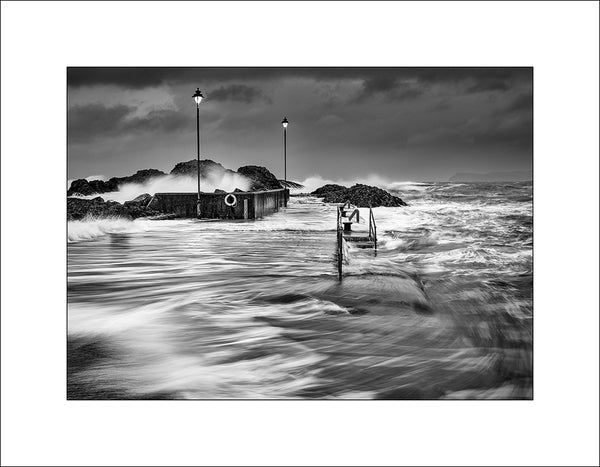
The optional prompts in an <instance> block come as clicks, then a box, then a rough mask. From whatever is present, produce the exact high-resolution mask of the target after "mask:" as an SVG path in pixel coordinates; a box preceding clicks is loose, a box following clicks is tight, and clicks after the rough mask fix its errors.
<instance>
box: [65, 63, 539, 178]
mask: <svg viewBox="0 0 600 467" xmlns="http://www.w3.org/2000/svg"><path fill="white" fill-rule="evenodd" d="M532 73H533V72H532V69H531V68H70V69H69V70H68V85H69V88H68V92H69V96H70V100H69V102H70V103H71V106H70V108H69V118H68V128H69V144H71V145H72V146H71V149H73V150H71V151H70V153H69V162H70V166H69V167H70V169H69V170H70V171H71V172H70V173H71V174H72V175H73V176H78V177H80V176H86V175H89V174H90V173H105V174H125V173H128V171H131V170H134V169H135V170H137V169H139V168H144V167H155V166H156V167H159V168H161V169H163V170H164V169H167V168H168V166H170V165H172V164H174V163H176V162H178V161H180V160H185V159H186V158H189V155H190V154H191V153H193V152H194V148H195V115H196V108H195V105H194V103H193V101H192V100H191V96H192V94H193V91H194V90H195V89H196V87H200V89H201V90H202V91H203V92H204V94H205V96H206V97H207V100H206V104H204V103H203V104H202V107H201V112H200V116H201V119H200V125H201V129H202V130H201V131H202V144H203V148H205V150H206V151H207V153H208V154H209V155H210V156H212V158H214V159H216V160H221V162H222V163H224V165H226V166H231V167H236V166H240V165H244V164H249V163H254V164H258V165H265V166H267V167H269V168H274V170H277V167H279V165H280V162H281V161H280V154H281V151H280V148H281V125H280V121H281V118H282V117H283V115H287V116H288V118H289V119H290V121H291V122H292V123H291V124H290V128H289V129H288V133H289V135H288V136H289V137H288V145H289V147H288V149H290V151H289V154H295V155H296V156H295V158H294V159H293V161H292V162H291V164H292V165H291V166H288V168H289V167H292V170H293V171H294V174H295V175H294V177H300V178H299V179H300V180H301V179H302V178H301V177H305V176H308V175H311V174H315V173H318V174H321V175H323V176H329V177H337V176H342V175H344V176H351V175H352V174H356V173H358V172H365V173H367V172H371V171H372V172H374V173H379V174H386V173H390V174H391V175H390V177H392V176H393V177H415V178H416V179H419V178H420V179H433V178H431V177H434V178H437V179H444V177H446V178H447V177H449V176H451V175H452V174H453V173H454V172H456V171H458V170H466V169H469V170H473V171H481V172H486V171H490V170H496V169H498V168H499V167H502V168H506V169H507V170H508V169H510V170H513V169H514V170H517V169H522V168H523V167H525V166H528V165H529V162H528V161H530V159H531V146H532V139H533V130H532V118H533V115H532V113H533V112H532V105H531V103H532V99H531V98H532V91H533V89H532V88H533V79H532V78H533V76H532ZM96 102H103V103H104V105H99V104H96ZM257 103H258V104H261V103H267V104H269V105H256V104H257ZM124 104H125V105H124ZM139 136H143V137H139ZM120 154H124V155H125V156H123V157H122V158H121V159H117V156H115V155H120ZM365 154H368V155H369V157H365ZM119 157H120V156H119ZM160 164H164V166H163V165H160ZM228 164H229V165H228ZM294 165H295V167H294ZM407 179H408V178H407Z"/></svg>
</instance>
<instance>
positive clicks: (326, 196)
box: [311, 183, 407, 208]
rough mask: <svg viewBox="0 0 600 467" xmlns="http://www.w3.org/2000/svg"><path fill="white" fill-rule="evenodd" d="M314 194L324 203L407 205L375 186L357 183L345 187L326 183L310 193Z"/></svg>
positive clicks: (365, 206)
mask: <svg viewBox="0 0 600 467" xmlns="http://www.w3.org/2000/svg"><path fill="white" fill-rule="evenodd" d="M311 194H312V195H314V196H318V197H320V198H323V201H324V202H326V203H345V202H346V201H349V202H350V203H352V204H354V205H355V206H358V207H360V208H368V207H369V206H372V207H374V208H375V207H379V206H387V207H396V206H407V204H406V203H405V202H404V201H403V200H402V199H401V198H399V197H398V196H394V195H392V194H390V193H388V192H387V191H385V190H382V189H381V188H377V187H376V186H369V185H363V184H360V183H357V184H356V185H353V186H351V187H350V188H346V187H344V186H342V185H335V184H328V185H324V186H322V187H321V188H318V189H317V190H315V191H313V192H312V193H311Z"/></svg>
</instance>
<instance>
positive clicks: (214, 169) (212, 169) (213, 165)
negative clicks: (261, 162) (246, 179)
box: [171, 159, 235, 177]
mask: <svg viewBox="0 0 600 467" xmlns="http://www.w3.org/2000/svg"><path fill="white" fill-rule="evenodd" d="M225 173H231V174H233V173H235V172H234V171H233V170H230V169H226V168H225V167H223V166H222V165H221V164H219V163H218V162H215V161H212V160H210V159H203V160H201V161H200V175H201V176H202V177H208V176H209V175H221V174H225ZM171 175H185V176H188V177H198V159H192V160H191V161H187V162H179V163H177V164H176V165H175V167H173V170H171Z"/></svg>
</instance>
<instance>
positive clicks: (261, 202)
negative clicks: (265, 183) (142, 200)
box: [148, 189, 289, 219]
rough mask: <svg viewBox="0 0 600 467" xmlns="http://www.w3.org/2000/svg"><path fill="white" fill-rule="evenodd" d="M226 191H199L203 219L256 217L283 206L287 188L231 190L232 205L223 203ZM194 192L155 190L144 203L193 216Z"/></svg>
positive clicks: (165, 210)
mask: <svg viewBox="0 0 600 467" xmlns="http://www.w3.org/2000/svg"><path fill="white" fill-rule="evenodd" d="M228 194H229V193H200V210H201V212H202V218H204V219H259V218H261V217H264V216H267V215H269V214H271V213H273V212H277V211H279V208H280V207H285V206H287V201H288V199H289V190H287V189H280V190H269V191H254V192H252V191H248V192H245V191H244V192H242V191H239V192H235V193H232V194H233V195H235V197H236V199H237V202H236V204H235V206H227V205H226V204H225V197H226V196H227V195H228ZM197 199H198V195H197V193H156V194H155V195H154V197H153V199H152V201H150V203H149V205H148V207H151V208H152V209H154V210H157V211H160V212H163V213H165V214H176V215H177V216H179V217H188V218H195V217H196V210H197V208H196V204H197Z"/></svg>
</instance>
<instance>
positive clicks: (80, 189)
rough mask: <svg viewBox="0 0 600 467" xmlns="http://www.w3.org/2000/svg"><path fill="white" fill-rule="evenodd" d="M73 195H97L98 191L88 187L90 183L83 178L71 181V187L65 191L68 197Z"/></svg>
mask: <svg viewBox="0 0 600 467" xmlns="http://www.w3.org/2000/svg"><path fill="white" fill-rule="evenodd" d="M75 193H78V194H80V195H84V196H88V195H94V194H96V193H98V191H97V190H95V189H94V188H93V187H92V186H91V185H90V182H88V181H87V180H86V179H85V178H80V179H77V180H73V182H71V187H70V188H69V191H67V195H68V196H71V195H74V194H75Z"/></svg>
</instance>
